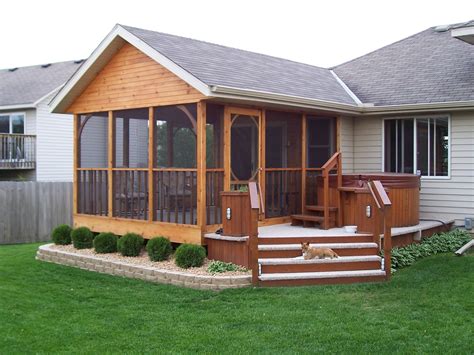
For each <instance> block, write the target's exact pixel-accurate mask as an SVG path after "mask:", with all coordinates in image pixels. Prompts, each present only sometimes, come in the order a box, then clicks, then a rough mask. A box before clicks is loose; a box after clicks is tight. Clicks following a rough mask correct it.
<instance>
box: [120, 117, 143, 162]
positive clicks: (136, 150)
mask: <svg viewBox="0 0 474 355" xmlns="http://www.w3.org/2000/svg"><path fill="white" fill-rule="evenodd" d="M114 124H115V167H117V168H147V167H148V109H136V110H124V111H117V112H115V113H114Z"/></svg>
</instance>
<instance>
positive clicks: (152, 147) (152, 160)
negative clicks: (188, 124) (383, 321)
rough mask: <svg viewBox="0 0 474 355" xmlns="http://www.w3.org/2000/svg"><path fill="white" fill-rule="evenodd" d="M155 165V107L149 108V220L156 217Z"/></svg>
mask: <svg viewBox="0 0 474 355" xmlns="http://www.w3.org/2000/svg"><path fill="white" fill-rule="evenodd" d="M154 165H155V118H154V110H153V107H150V108H149V109H148V222H152V221H153V218H154V211H155V205H154V200H153V199H154V197H155V196H154V185H153V181H154V179H153V167H154Z"/></svg>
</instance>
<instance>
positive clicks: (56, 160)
mask: <svg viewBox="0 0 474 355" xmlns="http://www.w3.org/2000/svg"><path fill="white" fill-rule="evenodd" d="M81 63H82V60H79V61H69V62H61V63H50V64H44V65H35V66H29V67H21V68H10V69H3V70H0V180H30V181H72V116H70V115H57V114H51V112H50V109H49V106H48V103H49V102H50V100H51V98H52V97H53V96H54V95H55V94H56V93H57V91H58V90H59V89H60V88H61V87H62V85H63V84H64V83H65V82H66V80H67V79H68V78H69V77H70V76H71V75H72V74H73V73H74V72H75V71H76V70H77V68H79V67H80V64H81Z"/></svg>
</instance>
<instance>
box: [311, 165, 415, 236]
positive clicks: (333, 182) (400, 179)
mask: <svg viewBox="0 0 474 355" xmlns="http://www.w3.org/2000/svg"><path fill="white" fill-rule="evenodd" d="M375 180H379V181H380V182H381V183H382V185H383V186H384V187H385V190H386V191H387V194H388V196H389V198H390V200H391V202H392V226H393V227H408V226H414V225H417V224H418V223H419V218H420V177H419V176H417V175H413V174H396V173H364V174H344V175H343V177H342V187H343V188H342V207H343V223H344V225H354V224H357V223H356V222H357V221H356V213H357V209H360V206H357V205H356V204H357V202H356V201H357V199H356V196H355V194H357V193H364V192H367V190H368V189H367V182H368V181H375ZM317 185H318V204H322V196H323V178H322V176H319V177H318V179H317ZM329 190H330V192H329V194H330V205H332V206H335V201H336V193H337V176H336V175H330V177H329Z"/></svg>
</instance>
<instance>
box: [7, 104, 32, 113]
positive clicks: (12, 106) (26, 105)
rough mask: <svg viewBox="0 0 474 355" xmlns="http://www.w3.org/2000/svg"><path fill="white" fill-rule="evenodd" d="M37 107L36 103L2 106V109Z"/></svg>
mask: <svg viewBox="0 0 474 355" xmlns="http://www.w3.org/2000/svg"><path fill="white" fill-rule="evenodd" d="M30 108H36V107H35V105H34V104H21V105H7V106H0V111H4V110H18V109H30Z"/></svg>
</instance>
